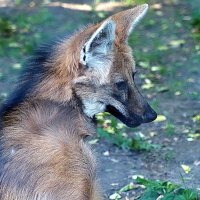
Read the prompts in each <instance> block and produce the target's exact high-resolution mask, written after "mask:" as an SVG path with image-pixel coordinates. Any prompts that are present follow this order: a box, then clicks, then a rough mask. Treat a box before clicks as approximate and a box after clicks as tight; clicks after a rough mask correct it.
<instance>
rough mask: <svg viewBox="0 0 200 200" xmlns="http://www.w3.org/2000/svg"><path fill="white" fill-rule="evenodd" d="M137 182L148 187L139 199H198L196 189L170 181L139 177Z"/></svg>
mask: <svg viewBox="0 0 200 200" xmlns="http://www.w3.org/2000/svg"><path fill="white" fill-rule="evenodd" d="M136 182H137V183H138V184H140V185H143V186H145V187H146V189H145V191H144V193H143V194H142V196H141V197H140V198H139V200H155V199H158V198H159V197H160V199H162V200H198V193H197V191H196V190H194V189H187V188H186V189H184V188H182V187H181V186H180V185H177V184H174V183H171V182H169V181H159V180H156V181H155V180H147V179H145V178H141V177H137V179H136ZM161 197H162V198H161Z"/></svg>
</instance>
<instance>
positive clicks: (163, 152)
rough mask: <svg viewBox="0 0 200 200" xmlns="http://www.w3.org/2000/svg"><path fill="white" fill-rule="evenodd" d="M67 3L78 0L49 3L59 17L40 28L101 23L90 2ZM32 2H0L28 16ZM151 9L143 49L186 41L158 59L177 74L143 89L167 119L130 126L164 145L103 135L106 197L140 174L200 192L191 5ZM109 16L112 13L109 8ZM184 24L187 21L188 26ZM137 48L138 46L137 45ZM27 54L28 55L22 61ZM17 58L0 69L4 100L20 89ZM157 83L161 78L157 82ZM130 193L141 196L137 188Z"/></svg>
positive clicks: (199, 65) (52, 31)
mask: <svg viewBox="0 0 200 200" xmlns="http://www.w3.org/2000/svg"><path fill="white" fill-rule="evenodd" d="M52 2H53V1H52ZM66 2H69V3H70V2H72V1H65V2H63V4H47V5H45V6H44V7H46V8H47V9H48V12H50V13H51V14H52V16H53V17H54V21H55V23H54V24H53V25H51V26H48V24H47V25H43V24H41V25H38V29H36V30H39V31H41V27H42V26H44V27H43V29H42V31H46V32H47V33H48V34H49V35H50V38H53V37H54V36H57V35H59V34H60V33H62V32H63V31H65V30H67V32H73V30H72V29H74V28H75V27H80V26H81V25H85V24H87V23H88V22H89V23H91V22H94V21H95V19H94V18H93V14H92V13H91V12H89V11H88V10H87V9H88V7H87V6H86V8H85V9H86V10H84V11H83V10H72V9H68V8H67V6H68V5H67V4H65V3H66ZM73 3H77V4H91V1H89V0H87V1H84V0H81V1H80V0H76V1H73ZM28 4H29V2H28V1H27V2H26V3H24V4H23V6H19V7H12V3H9V2H8V1H5V2H3V1H2V2H1V1H0V5H2V6H0V15H1V14H2V15H3V14H5V13H6V14H7V15H10V14H11V13H19V12H24V13H25V15H27V10H26V8H27V5H28ZM160 6H161V7H162V8H160ZM39 8H40V5H39V3H38V4H36V5H34V7H33V8H29V9H30V10H29V11H28V12H36V10H37V9H39ZM150 8H151V13H150V14H148V15H147V17H146V19H145V21H144V25H142V24H143V21H142V22H141V25H139V27H138V28H137V31H138V32H139V33H140V34H141V36H139V38H138V40H140V42H139V44H140V47H138V48H139V49H138V50H137V51H139V52H140V51H141V54H142V53H144V54H148V52H150V51H151V49H148V45H147V48H146V46H145V45H144V46H145V47H144V46H143V42H144V43H150V42H151V41H149V40H152V41H154V42H155V43H156V40H157V38H159V40H160V41H161V43H163V44H166V43H167V42H168V40H169V39H171V41H172V40H173V41H179V43H181V42H180V40H183V42H182V43H181V44H179V43H178V44H176V43H175V42H174V43H170V44H171V47H170V48H171V49H170V50H169V51H166V52H165V51H164V52H162V54H161V55H160V54H159V55H158V58H157V59H161V64H162V65H164V66H165V67H168V68H169V69H171V70H172V69H173V67H174V66H176V70H175V71H173V72H172V73H171V74H168V73H167V74H166V75H165V74H164V75H162V77H161V79H159V81H161V82H158V85H157V86H155V87H152V88H151V89H150V90H145V89H143V92H142V93H143V94H144V95H145V96H146V97H147V98H148V99H149V102H151V103H152V104H153V105H154V104H156V106H155V107H156V110H157V112H158V114H159V115H164V116H166V120H165V121H162V122H153V123H151V124H145V125H142V126H141V127H139V128H137V129H130V130H129V133H128V134H129V135H130V136H131V137H134V136H135V134H136V133H142V134H143V135H144V137H147V138H148V141H150V142H151V143H153V144H157V145H159V148H155V149H152V150H151V151H149V152H146V151H131V150H126V149H122V148H119V147H117V146H114V145H113V144H112V143H111V142H109V141H107V140H106V139H98V142H97V143H96V144H95V145H94V148H95V150H96V154H97V159H98V163H99V170H98V171H99V179H100V181H101V183H102V187H103V191H104V194H105V196H106V198H108V197H109V195H111V194H113V193H114V192H115V191H116V190H119V189H120V188H121V187H123V186H124V185H126V184H128V183H130V182H131V181H132V176H134V175H143V176H144V177H145V178H150V179H161V180H168V181H172V182H175V183H180V184H182V185H185V186H186V187H191V188H197V189H199V191H200V139H198V138H195V139H194V138H193V139H191V138H190V137H189V134H197V133H200V124H199V122H195V121H194V120H193V117H194V116H195V115H199V114H200V78H199V77H200V59H199V57H200V53H199V50H198V48H200V47H199V45H198V43H197V41H196V40H194V39H193V37H192V36H191V27H190V25H188V24H189V22H190V21H189V16H190V12H191V8H190V5H189V4H188V3H187V1H186V0H185V1H181V0H176V1H169V0H168V1H167V0H165V1H164V0H163V1H161V0H160V1H150ZM115 9H117V10H120V9H123V8H121V7H116V8H115ZM161 11H162V12H161ZM112 12H114V11H112ZM152 13H154V14H155V13H156V14H157V16H156V17H155V16H154V18H155V22H154V23H153V22H152V24H151V25H147V24H148V22H149V21H152V18H151V17H152ZM100 14H101V13H100ZM106 15H109V12H108V13H106ZM159 17H161V18H162V19H164V20H166V21H168V22H167V23H168V25H169V27H168V31H166V32H165V31H163V32H162V31H160V29H161V27H162V26H164V25H162V23H161V21H159ZM175 17H176V18H178V19H179V21H178V22H177V27H178V28H177V29H173V28H172V27H171V24H173V23H176V22H175V21H173V20H174V19H175ZM66 22H68V23H69V22H70V25H71V27H70V28H68V27H67V28H63V29H62V27H65V26H66ZM184 23H185V25H183V24H184ZM162 33H163V34H162ZM133 34H134V33H133ZM153 34H154V35H155V36H154V37H153V36H152V35H153ZM136 43H137V42H136ZM153 45H154V44H150V45H149V48H154V46H153ZM160 46H161V45H160ZM161 47H162V46H161ZM161 47H160V48H161ZM145 48H146V49H145ZM155 48H156V47H155ZM133 49H134V50H135V47H134V46H133ZM137 54H138V53H137ZM156 56H157V55H155V56H154V57H156ZM159 56H161V57H159ZM135 57H136V62H137V59H139V60H140V61H142V59H141V57H142V56H141V57H140V58H138V57H137V55H135ZM154 57H150V59H152V60H153V61H152V63H153V64H154V65H157V61H154V59H155V58H154ZM25 58H26V56H24V57H23V58H22V59H25ZM145 59H146V58H145ZM147 59H148V58H147ZM147 59H146V60H147ZM16 62H18V60H16V59H15V58H10V57H9V56H2V57H0V70H1V71H0V72H1V73H5V74H6V78H4V79H2V80H1V81H0V90H1V97H2V98H3V97H4V94H5V93H9V91H11V90H12V89H13V87H14V82H15V81H16V79H17V76H18V71H10V70H9V69H8V68H7V66H11V65H13V64H14V63H16ZM154 62H155V63H154ZM152 63H150V64H152ZM137 65H138V70H139V73H141V74H143V73H144V74H145V73H148V71H145V70H146V69H145V68H143V64H142V62H137ZM143 81H145V79H144V80H142V79H141V77H139V75H138V83H139V85H140V87H142V86H143ZM161 83H162V84H161ZM156 84H157V83H156V82H155V83H154V85H156ZM166 86H167V89H166V91H165V90H164V89H163V90H162V91H161V90H159V89H160V88H161V87H166ZM166 126H168V127H166ZM182 164H184V165H187V166H189V167H190V169H191V170H190V172H189V173H185V172H184V170H183V169H182V167H181V165H182ZM126 195H127V196H137V194H135V193H134V191H131V192H130V194H128V193H127V194H126Z"/></svg>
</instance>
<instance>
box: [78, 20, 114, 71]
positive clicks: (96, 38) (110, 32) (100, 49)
mask: <svg viewBox="0 0 200 200" xmlns="http://www.w3.org/2000/svg"><path fill="white" fill-rule="evenodd" d="M114 39H115V22H114V21H113V20H111V19H108V20H106V21H104V22H103V23H102V24H101V25H100V27H99V28H98V29H97V30H96V31H95V32H94V33H93V34H92V36H91V37H90V39H89V40H88V41H87V42H86V43H85V44H84V46H83V47H82V49H81V55H80V63H81V64H83V65H85V66H87V67H89V68H98V67H101V66H102V65H105V63H106V62H107V61H108V60H109V59H110V54H111V51H112V48H113V42H114Z"/></svg>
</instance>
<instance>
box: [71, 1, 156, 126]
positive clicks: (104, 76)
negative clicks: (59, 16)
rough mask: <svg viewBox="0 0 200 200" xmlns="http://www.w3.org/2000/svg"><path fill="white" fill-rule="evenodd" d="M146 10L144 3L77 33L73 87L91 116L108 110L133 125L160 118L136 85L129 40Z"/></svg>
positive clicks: (86, 111)
mask: <svg viewBox="0 0 200 200" xmlns="http://www.w3.org/2000/svg"><path fill="white" fill-rule="evenodd" d="M147 9H148V5H147V4H144V5H140V6H137V7H135V8H133V9H130V10H126V11H122V12H120V13H117V14H115V15H113V16H111V17H109V18H108V19H106V20H105V21H103V22H102V23H100V24H97V25H95V26H91V27H89V28H88V29H86V30H84V31H83V32H82V33H81V34H77V36H75V39H76V40H77V41H81V42H79V43H80V44H81V47H80V53H79V70H78V75H77V76H76V77H75V78H74V79H73V81H72V82H73V86H72V87H73V90H74V91H75V93H76V95H77V96H78V97H79V98H80V99H81V101H82V104H83V111H84V113H85V114H86V115H88V116H89V117H93V116H94V115H95V114H97V113H100V112H104V111H108V112H110V113H111V114H112V115H114V116H115V117H117V118H118V119H120V120H121V121H122V122H123V123H125V124H126V125H128V126H130V127H136V126H138V125H140V124H141V123H147V122H151V121H153V120H154V119H155V118H156V117H157V114H156V113H155V111H154V110H153V109H152V108H151V107H150V106H149V104H148V103H147V101H146V100H145V99H144V97H143V96H142V95H141V94H140V92H139V91H138V89H137V87H136V85H135V82H134V76H135V72H136V69H135V62H134V59H133V57H132V51H131V48H130V47H129V46H128V43H127V40H128V36H129V35H130V33H131V32H132V31H133V30H134V27H135V26H136V24H137V23H138V22H139V21H140V19H141V18H142V17H143V16H144V15H145V13H146V12H147Z"/></svg>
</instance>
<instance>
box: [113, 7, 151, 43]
mask: <svg viewBox="0 0 200 200" xmlns="http://www.w3.org/2000/svg"><path fill="white" fill-rule="evenodd" d="M147 10H148V4H143V5H140V6H136V7H134V8H132V9H129V10H125V11H122V12H119V13H116V14H115V15H113V16H112V17H111V18H112V19H113V20H114V21H115V22H116V34H117V38H118V39H119V40H120V41H121V42H122V41H126V40H127V38H128V36H129V35H130V33H131V32H132V30H133V29H134V28H135V26H136V25H137V24H138V23H139V22H140V20H141V19H142V18H143V17H144V15H145V14H146V12H147Z"/></svg>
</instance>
